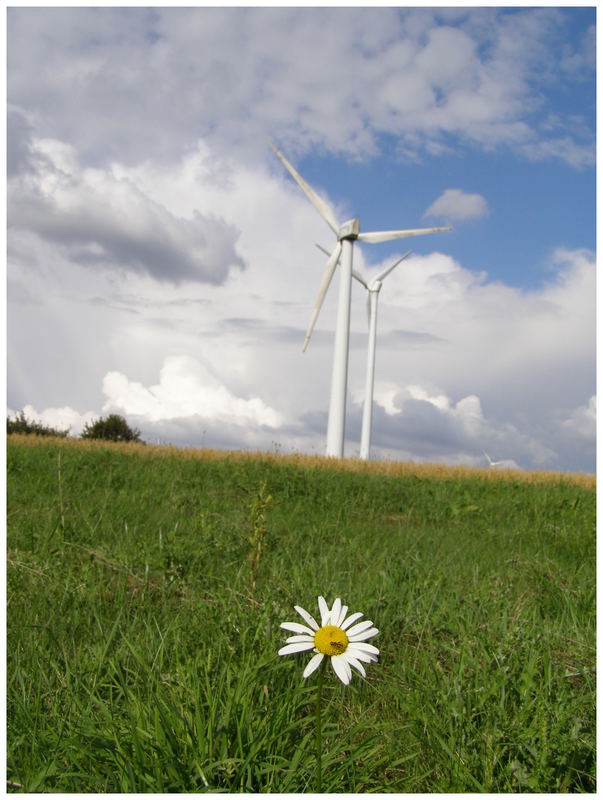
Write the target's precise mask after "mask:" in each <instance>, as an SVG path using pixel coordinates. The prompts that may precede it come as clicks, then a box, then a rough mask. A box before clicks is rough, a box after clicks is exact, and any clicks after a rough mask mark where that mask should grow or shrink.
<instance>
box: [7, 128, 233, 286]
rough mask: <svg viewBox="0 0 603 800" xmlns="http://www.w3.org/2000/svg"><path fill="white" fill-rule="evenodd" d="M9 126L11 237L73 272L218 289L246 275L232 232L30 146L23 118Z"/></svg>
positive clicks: (56, 152) (56, 145)
mask: <svg viewBox="0 0 603 800" xmlns="http://www.w3.org/2000/svg"><path fill="white" fill-rule="evenodd" d="M11 119H12V120H13V122H12V125H11V130H12V134H11V141H12V142H13V144H12V150H11V159H12V160H11V171H12V177H10V178H9V183H8V226H9V234H10V232H11V231H14V230H17V231H19V230H22V231H29V232H33V233H35V234H36V235H37V236H38V237H40V238H42V239H43V240H45V241H47V242H49V243H51V244H53V245H56V246H58V247H59V248H61V250H62V251H63V252H64V254H66V255H67V256H68V257H69V258H70V259H71V260H72V261H74V262H75V263H78V264H83V265H88V266H90V267H98V266H104V267H110V268H115V267H119V268H121V269H125V270H133V271H136V272H144V273H148V274H149V275H151V276H152V277H154V278H155V279H156V280H160V281H169V282H172V283H179V282H181V281H184V280H190V281H203V282H208V283H213V284H219V283H222V282H223V281H224V280H225V279H226V277H227V276H228V274H229V272H230V270H232V269H233V268H235V267H237V268H243V267H244V262H243V259H242V258H241V257H240V255H239V254H238V253H237V251H236V241H237V238H238V236H239V232H238V230H237V229H236V228H235V227H234V226H233V225H231V224H229V223H226V222H224V221H223V220H221V219H219V218H217V217H214V216H211V215H202V214H200V213H199V212H197V211H193V214H192V217H191V218H184V217H179V216H176V215H175V214H173V213H172V212H170V211H169V210H168V209H167V208H166V207H165V206H163V205H161V204H159V203H158V202H156V201H154V200H152V199H151V198H150V197H148V196H147V195H146V194H145V193H144V192H143V191H142V190H141V189H140V188H139V187H138V186H136V184H135V183H134V182H133V181H132V180H131V179H128V178H126V177H120V176H119V175H117V174H116V173H115V171H114V170H113V169H111V168H109V169H107V170H90V169H84V168H82V167H81V166H80V164H79V162H78V159H77V155H76V153H75V152H74V150H73V148H71V147H69V146H66V145H64V144H62V143H60V142H55V141H48V140H42V141H40V140H35V139H34V138H33V136H32V129H31V127H30V126H28V125H26V124H25V123H24V121H23V117H22V116H21V115H18V114H12V115H11Z"/></svg>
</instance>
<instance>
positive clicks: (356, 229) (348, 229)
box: [337, 217, 360, 241]
mask: <svg viewBox="0 0 603 800" xmlns="http://www.w3.org/2000/svg"><path fill="white" fill-rule="evenodd" d="M359 233H360V220H359V219H358V217H354V219H349V220H348V221H347V222H344V223H343V225H342V226H341V227H340V228H339V232H338V233H337V238H338V239H339V240H340V241H341V240H342V239H357V238H358V234H359Z"/></svg>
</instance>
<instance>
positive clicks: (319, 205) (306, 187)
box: [268, 139, 339, 234]
mask: <svg viewBox="0 0 603 800" xmlns="http://www.w3.org/2000/svg"><path fill="white" fill-rule="evenodd" d="M268 144H269V145H270V147H271V148H272V150H273V151H274V153H275V155H276V157H277V158H278V159H279V160H280V161H281V163H282V164H283V166H284V167H285V169H286V170H288V171H289V173H290V174H291V176H292V177H293V178H294V180H295V181H296V182H297V183H298V184H299V186H300V187H301V189H303V191H304V192H305V194H306V197H307V198H308V200H309V201H310V202H311V203H312V205H313V206H314V208H315V209H316V210H317V211H318V213H319V214H320V216H321V217H322V218H323V219H324V221H325V222H326V223H327V225H328V226H329V228H331V230H332V231H333V232H334V233H335V234H336V233H337V232H338V231H339V225H338V224H337V220H336V219H335V214H333V210H332V208H331V206H330V205H329V204H328V203H327V202H326V201H325V200H323V199H322V197H319V196H318V195H317V194H316V192H315V191H314V189H313V188H312V187H311V186H310V184H309V183H306V181H305V180H304V179H303V178H302V176H301V175H300V174H299V172H297V170H296V169H295V168H294V167H292V166H291V164H290V163H289V162H288V161H287V159H286V158H285V156H284V155H283V154H282V153H281V151H280V150H278V149H277V148H276V147H275V146H274V145H273V144H272V142H271V141H270V139H268Z"/></svg>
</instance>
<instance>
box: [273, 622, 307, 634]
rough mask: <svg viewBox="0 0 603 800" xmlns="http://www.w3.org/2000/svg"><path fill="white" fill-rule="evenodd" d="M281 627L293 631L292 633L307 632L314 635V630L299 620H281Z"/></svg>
mask: <svg viewBox="0 0 603 800" xmlns="http://www.w3.org/2000/svg"><path fill="white" fill-rule="evenodd" d="M281 628H284V630H286V631H293V633H308V634H309V635H310V636H314V631H313V630H312V629H311V628H308V626H307V625H302V624H301V622H281Z"/></svg>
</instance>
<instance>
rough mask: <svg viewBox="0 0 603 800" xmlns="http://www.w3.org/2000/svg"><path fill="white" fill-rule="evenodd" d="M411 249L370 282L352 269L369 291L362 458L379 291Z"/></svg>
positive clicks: (366, 451) (367, 443) (367, 442)
mask: <svg viewBox="0 0 603 800" xmlns="http://www.w3.org/2000/svg"><path fill="white" fill-rule="evenodd" d="M316 246H317V247H318V248H319V249H320V250H322V252H323V253H326V254H327V255H328V254H329V253H328V250H325V248H324V247H322V246H321V245H319V244H317V245H316ZM409 255H410V250H409V251H408V252H407V253H404V255H403V256H400V258H398V259H397V260H396V261H394V263H393V264H391V265H390V266H389V267H386V268H385V269H384V270H381V272H379V273H378V274H377V275H376V276H375V277H374V278H373V279H372V280H371V282H370V283H367V282H366V281H365V280H364V278H363V277H362V275H361V274H360V273H359V272H357V271H356V270H355V269H353V270H352V276H353V277H354V278H355V279H356V280H357V281H358V283H361V284H362V285H363V286H364V288H365V289H366V291H367V292H368V295H367V298H366V310H367V314H368V323H369V336H368V353H367V361H366V383H365V389H364V407H363V411H362V433H361V435H360V458H361V459H363V460H364V461H367V460H368V459H369V457H370V452H371V428H372V424H373V392H374V388H375V350H376V346H377V306H378V303H379V292H380V291H381V287H382V286H383V281H384V280H385V278H386V277H387V276H388V275H389V274H390V272H392V271H393V270H394V269H395V268H396V267H397V266H398V264H400V262H401V261H404V259H405V258H408V256H409Z"/></svg>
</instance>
